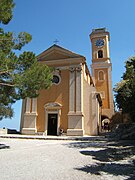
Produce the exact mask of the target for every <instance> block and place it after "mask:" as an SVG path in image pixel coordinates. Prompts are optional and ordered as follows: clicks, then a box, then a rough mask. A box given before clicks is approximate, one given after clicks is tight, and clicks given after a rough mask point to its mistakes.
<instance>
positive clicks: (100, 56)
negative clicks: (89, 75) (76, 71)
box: [98, 50, 103, 58]
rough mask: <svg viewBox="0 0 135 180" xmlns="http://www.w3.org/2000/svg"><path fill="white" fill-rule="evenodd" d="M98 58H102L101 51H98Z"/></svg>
mask: <svg viewBox="0 0 135 180" xmlns="http://www.w3.org/2000/svg"><path fill="white" fill-rule="evenodd" d="M98 58H103V51H102V50H99V51H98Z"/></svg>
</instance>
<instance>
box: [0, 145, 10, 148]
mask: <svg viewBox="0 0 135 180" xmlns="http://www.w3.org/2000/svg"><path fill="white" fill-rule="evenodd" d="M9 148H10V146H7V145H5V144H0V149H9Z"/></svg>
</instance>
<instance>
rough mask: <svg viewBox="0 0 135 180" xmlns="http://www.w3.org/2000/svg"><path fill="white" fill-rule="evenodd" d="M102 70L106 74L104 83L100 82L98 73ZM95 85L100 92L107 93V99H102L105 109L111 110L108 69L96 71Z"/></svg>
mask: <svg viewBox="0 0 135 180" xmlns="http://www.w3.org/2000/svg"><path fill="white" fill-rule="evenodd" d="M101 70H102V71H104V73H105V80H104V81H99V80H98V72H99V71H101ZM95 84H96V89H97V91H98V92H101V91H104V92H105V98H103V99H102V101H103V108H105V109H108V108H110V107H109V87H108V69H106V68H103V69H96V70H95Z"/></svg>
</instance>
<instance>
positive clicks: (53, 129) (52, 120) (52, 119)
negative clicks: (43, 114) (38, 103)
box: [47, 114, 58, 136]
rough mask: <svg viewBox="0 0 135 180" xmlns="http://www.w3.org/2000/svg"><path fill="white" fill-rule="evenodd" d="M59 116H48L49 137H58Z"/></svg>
mask: <svg viewBox="0 0 135 180" xmlns="http://www.w3.org/2000/svg"><path fill="white" fill-rule="evenodd" d="M57 121H58V114H48V130H47V135H54V136H55V135H57Z"/></svg>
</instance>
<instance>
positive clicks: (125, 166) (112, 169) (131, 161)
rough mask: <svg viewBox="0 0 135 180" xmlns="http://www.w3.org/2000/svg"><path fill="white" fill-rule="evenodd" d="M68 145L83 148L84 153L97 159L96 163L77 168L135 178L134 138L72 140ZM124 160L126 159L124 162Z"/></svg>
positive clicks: (82, 152)
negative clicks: (120, 139) (121, 139)
mask: <svg viewBox="0 0 135 180" xmlns="http://www.w3.org/2000/svg"><path fill="white" fill-rule="evenodd" d="M68 147H69V148H77V149H81V150H80V153H81V154H82V155H85V156H91V157H92V159H94V160H96V161H95V162H96V164H94V165H93V164H89V165H86V166H84V167H79V168H75V169H76V170H79V171H83V172H86V173H90V174H95V175H101V174H102V173H106V174H111V175H115V176H119V175H121V176H125V177H124V178H125V179H130V180H131V179H135V141H134V140H130V141H128V140H127V141H124V140H123V141H108V140H107V139H105V140H104V141H84V142H72V143H70V144H69V145H68ZM91 149H92V150H91ZM133 156H134V157H133ZM122 160H125V161H123V162H122ZM124 162H125V163H124Z"/></svg>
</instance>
